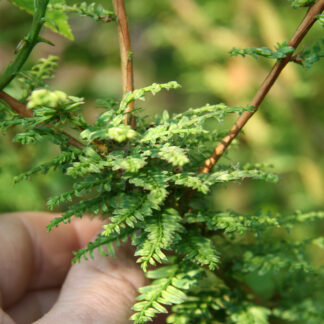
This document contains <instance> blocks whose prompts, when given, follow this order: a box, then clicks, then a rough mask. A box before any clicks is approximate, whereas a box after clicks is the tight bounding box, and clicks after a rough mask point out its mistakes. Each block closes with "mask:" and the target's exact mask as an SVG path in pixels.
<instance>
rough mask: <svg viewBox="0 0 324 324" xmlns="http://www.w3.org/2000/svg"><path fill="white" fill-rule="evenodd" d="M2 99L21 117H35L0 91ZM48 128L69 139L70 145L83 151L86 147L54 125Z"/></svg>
mask: <svg viewBox="0 0 324 324" xmlns="http://www.w3.org/2000/svg"><path fill="white" fill-rule="evenodd" d="M0 99H1V100H3V101H4V102H6V103H7V104H8V105H9V106H10V107H11V109H12V110H14V111H15V112H16V113H18V114H19V115H20V116H23V117H27V118H32V117H33V112H32V111H31V110H30V109H28V108H27V107H26V106H25V105H24V104H23V103H21V102H20V101H18V100H17V99H15V98H13V97H11V96H10V95H8V94H7V93H6V92H4V91H0ZM46 126H47V127H51V128H53V129H55V130H56V131H57V132H59V133H61V134H63V135H65V136H66V137H68V138H69V141H68V142H69V144H71V145H73V146H75V147H78V148H81V149H82V148H83V147H84V145H83V144H82V143H81V142H79V141H78V140H77V139H75V138H74V137H73V136H71V135H70V134H68V133H66V132H65V131H63V130H60V129H58V128H57V127H55V126H53V125H46Z"/></svg>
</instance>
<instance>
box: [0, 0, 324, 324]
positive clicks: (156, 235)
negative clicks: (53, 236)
mask: <svg viewBox="0 0 324 324" xmlns="http://www.w3.org/2000/svg"><path fill="white" fill-rule="evenodd" d="M14 2H15V3H16V4H17V5H18V6H19V7H21V8H22V9H25V10H27V11H29V12H31V13H33V15H34V19H33V24H32V27H31V31H30V32H29V33H28V35H27V36H26V37H25V38H24V40H23V42H22V45H21V46H20V48H18V54H17V56H16V58H15V59H14V61H13V63H11V64H10V65H9V67H8V68H7V70H6V71H5V72H4V74H3V75H2V76H1V78H0V90H1V95H0V98H1V99H2V101H1V102H0V108H1V116H2V120H1V122H0V127H1V129H2V130H3V131H6V130H7V129H8V128H10V127H14V126H20V128H19V130H20V131H19V132H18V133H17V135H16V136H15V137H14V139H13V140H14V141H16V142H19V143H22V144H31V143H32V144H34V143H38V142H42V141H44V140H46V141H51V142H52V143H54V144H55V145H57V146H59V148H60V152H61V153H60V154H59V155H58V156H57V157H55V158H54V159H53V160H51V161H48V162H46V163H44V164H41V165H38V166H36V167H34V168H32V169H31V170H29V171H27V172H26V173H24V174H21V175H19V176H18V177H16V179H15V181H22V180H26V179H29V178H31V177H32V176H33V175H34V174H36V173H47V172H48V171H50V170H51V169H59V170H61V171H62V173H64V174H65V175H66V176H67V177H71V178H73V179H74V185H73V186H72V188H71V190H69V191H67V192H63V193H60V194H58V195H57V196H55V197H51V198H50V199H49V200H48V207H49V209H51V210H52V209H53V208H54V207H55V206H57V205H59V204H61V203H67V206H68V207H67V208H66V210H65V212H64V213H63V214H62V215H61V216H60V217H58V218H56V219H54V220H53V221H52V222H51V223H50V224H48V227H47V229H48V231H50V230H55V229H54V228H55V227H56V226H58V225H60V224H61V223H68V222H70V221H71V218H72V217H82V216H83V215H85V214H89V213H90V214H96V215H100V217H103V218H105V219H107V220H109V222H107V224H106V225H104V227H103V230H102V232H101V233H100V234H99V235H98V236H97V238H96V239H95V240H94V241H92V242H90V243H89V244H88V246H87V247H85V248H83V249H81V250H79V251H76V252H74V259H73V262H74V263H75V262H80V261H81V260H82V259H85V260H87V259H88V258H89V257H92V256H93V251H94V250H95V249H99V251H100V252H101V253H102V254H103V255H108V254H109V255H112V256H114V255H115V252H114V246H115V245H116V244H117V245H118V244H120V242H121V241H127V240H128V239H129V238H131V242H132V244H133V245H135V246H136V252H135V255H136V256H137V257H138V258H137V262H138V263H140V265H141V267H142V269H143V271H145V273H146V275H147V277H148V278H150V279H152V282H151V284H149V285H148V286H145V287H142V288H140V289H139V296H138V298H137V299H138V302H137V303H136V304H135V305H134V307H133V310H134V314H133V315H132V317H131V319H132V320H133V321H134V322H135V323H145V322H147V321H150V320H152V319H153V318H154V317H155V316H156V314H158V313H167V312H170V315H169V316H168V318H167V323H176V324H182V323H240V324H253V323H255V324H263V323H264V324H266V323H270V322H271V321H272V319H281V320H282V321H283V322H285V321H286V322H287V323H288V322H291V321H295V320H296V319H301V318H302V319H303V322H304V323H310V324H311V323H322V314H323V306H322V305H319V304H317V302H316V300H315V299H312V298H311V296H312V295H311V294H314V293H316V292H317V291H320V290H321V289H323V287H322V284H321V283H322V282H323V279H324V278H323V277H324V271H323V269H322V268H318V267H317V268H316V267H314V266H313V265H312V264H311V263H310V262H309V260H308V256H307V253H306V249H307V247H308V246H310V245H318V246H324V239H323V238H322V237H314V238H308V239H306V240H302V241H296V242H287V241H285V240H282V241H276V233H277V232H278V231H280V230H282V231H288V230H289V229H290V228H291V227H292V226H294V224H298V223H309V222H314V221H316V220H318V219H322V218H324V212H313V213H308V214H303V213H296V214H294V215H290V216H285V217H284V216H281V215H277V214H269V213H266V212H260V213H258V214H255V215H240V214H239V213H236V212H234V211H229V210H227V211H217V210H214V209H213V208H212V207H209V206H210V193H211V192H212V190H213V189H214V188H215V187H216V188H217V186H219V185H220V184H224V183H229V182H233V181H235V182H242V181H250V180H258V181H268V182H277V181H278V177H277V176H276V175H274V174H272V173H269V172H267V171H265V170H264V167H263V166H262V165H261V166H259V165H254V166H253V165H237V164H236V165H235V166H234V165H228V164H226V163H224V164H222V163H218V164H217V165H215V164H216V162H217V161H218V158H219V157H220V155H221V154H223V153H224V151H225V150H226V148H227V146H228V145H229V144H230V142H231V141H232V139H233V138H235V137H236V135H237V134H238V132H239V130H240V129H241V128H242V127H243V126H240V128H237V130H235V129H234V131H232V130H231V132H232V133H231V132H230V133H229V134H230V135H227V136H230V141H229V143H228V144H227V146H225V148H222V150H220V151H215V152H216V153H215V154H214V156H212V158H209V156H210V153H211V152H212V151H213V149H214V147H215V144H216V143H218V142H222V139H223V137H224V130H223V128H222V129H221V128H220V127H217V126H216V127H215V128H212V129H211V127H210V123H209V122H210V121H211V120H213V121H214V124H213V125H215V124H217V125H220V124H221V123H223V121H224V118H226V116H227V115H228V114H238V115H239V116H248V118H250V117H251V116H252V115H253V114H254V113H255V111H256V109H257V107H258V105H259V104H260V103H261V101H262V99H263V97H264V96H265V94H266V92H267V91H268V90H269V89H270V88H271V85H272V84H273V83H274V81H275V80H276V78H277V76H278V75H279V73H280V71H281V69H282V68H283V67H284V66H285V64H287V63H288V62H289V61H293V62H297V63H300V64H302V65H304V66H305V67H306V68H309V67H310V66H311V65H312V64H313V63H315V62H316V61H318V60H319V59H320V58H321V57H322V56H323V52H322V51H321V46H323V43H322V42H323V41H322V40H318V41H317V42H316V44H313V45H311V46H310V47H309V48H307V49H305V50H304V51H303V52H300V53H297V54H294V52H295V50H296V48H295V46H297V45H298V44H299V42H300V41H301V40H302V38H303V36H304V35H305V34H306V32H307V30H308V29H309V28H310V27H311V25H312V24H313V23H314V22H315V20H316V19H317V20H318V21H319V22H320V23H323V16H322V15H321V12H322V10H323V7H324V2H323V0H320V1H317V2H316V1H305V0H301V1H293V2H292V6H293V7H303V6H307V7H310V9H309V11H308V13H307V14H306V17H305V20H304V22H303V23H302V24H301V27H300V28H299V29H298V30H297V32H296V35H297V36H296V37H295V38H296V39H297V40H294V38H293V40H292V41H291V42H289V43H288V42H284V43H283V44H278V45H277V47H276V49H275V50H272V49H269V48H266V47H260V48H247V49H237V48H234V49H233V50H232V51H231V53H230V54H231V55H242V56H245V55H252V56H253V57H258V56H263V57H266V58H270V59H275V60H277V62H276V65H275V68H274V69H276V66H277V67H278V68H277V70H278V69H279V72H278V73H277V72H276V73H277V74H276V75H275V76H273V75H271V74H270V76H269V77H268V78H267V79H266V81H265V84H266V86H265V88H267V89H263V88H261V90H260V91H261V92H262V91H263V92H262V95H263V97H262V98H261V99H260V100H258V102H257V105H254V104H253V105H245V106H244V105H242V106H237V107H230V106H227V105H226V104H224V103H216V104H206V105H205V106H203V107H199V108H190V109H188V110H187V111H185V112H183V113H179V114H173V115H170V114H169V113H168V112H167V111H164V112H163V113H162V114H161V115H158V116H156V117H155V119H154V120H153V121H148V120H147V118H145V117H142V114H141V109H140V108H139V107H136V108H134V103H135V102H138V101H139V100H144V99H145V97H146V96H147V95H158V93H159V92H160V91H174V90H176V89H177V88H179V87H180V85H179V84H178V83H177V82H175V81H171V82H168V83H164V84H156V83H154V84H152V85H149V86H147V87H145V88H142V89H136V90H133V89H132V76H130V75H129V73H132V71H131V67H130V65H129V64H130V62H131V56H132V54H131V52H128V54H127V53H126V54H127V57H122V62H123V64H124V70H123V71H124V72H125V73H126V77H127V78H128V79H127V80H128V81H127V80H126V81H125V79H124V89H126V91H125V93H124V96H123V97H122V98H121V99H120V101H119V102H115V101H114V100H111V99H110V98H106V99H100V100H98V105H99V106H100V107H101V108H104V112H103V113H102V114H101V115H100V116H99V117H98V119H97V120H96V121H95V122H94V123H92V124H89V123H88V122H87V121H86V120H85V119H84V118H83V116H82V106H83V105H84V104H85V103H86V100H85V99H84V98H78V97H75V96H70V95H68V94H66V93H64V92H62V91H58V90H56V91H55V90H54V91H53V90H49V88H48V87H47V84H46V82H47V80H48V79H50V78H52V77H53V75H54V72H55V69H56V67H57V63H58V59H57V58H55V57H53V56H50V57H48V58H47V59H41V60H40V61H39V62H38V63H37V64H36V65H34V66H33V67H32V68H31V69H30V70H29V71H28V70H27V71H22V72H21V68H22V65H23V63H24V62H25V61H26V59H27V57H28V55H29V53H30V52H31V50H32V49H33V47H34V46H35V45H36V44H37V43H38V42H44V41H45V42H49V41H47V40H44V39H43V38H41V37H40V36H39V32H40V28H41V26H42V25H43V24H44V23H46V24H48V26H50V27H51V28H52V29H53V30H54V31H58V32H60V33H62V34H63V35H65V36H66V37H69V38H73V35H72V33H71V30H70V29H69V26H68V24H67V21H66V14H68V13H77V14H80V15H82V16H89V17H92V18H94V19H95V20H98V21H101V22H109V21H115V20H116V21H117V22H118V23H119V32H121V33H123V32H125V30H126V29H127V22H126V25H125V21H124V20H123V19H124V18H123V17H124V16H122V15H120V14H121V13H122V14H125V11H124V4H123V2H122V1H114V7H115V9H116V14H117V16H116V14H115V13H113V12H111V11H108V10H106V9H104V8H103V7H101V6H99V5H97V4H95V3H93V4H86V3H81V4H77V5H73V6H68V5H66V4H65V3H64V2H63V1H60V2H56V1H49V5H48V8H47V13H46V14H45V12H46V7H47V1H41V0H35V2H34V3H33V1H20V0H19V1H18V0H14ZM53 12H54V13H55V14H53ZM53 17H56V19H54V18H53ZM125 28H126V29H125ZM298 33H299V34H298ZM123 35H124V38H123V37H121V38H120V41H121V43H122V44H121V47H122V49H123V50H124V52H123V51H121V55H122V56H123V55H125V51H126V52H127V51H130V49H129V46H130V42H129V39H128V40H127V38H129V37H128V34H123ZM125 39H126V40H125ZM123 42H125V43H123ZM125 67H126V68H125ZM14 78H16V79H17V80H18V81H19V82H20V86H21V92H22V95H21V98H20V100H21V102H19V101H17V100H16V99H14V98H12V97H11V96H9V95H8V94H6V93H5V92H4V91H3V90H4V88H5V87H6V86H7V85H8V84H9V83H10V82H11V81H12V80H13V79H14ZM267 80H270V81H269V82H268V81H267ZM267 82H268V83H267ZM130 117H131V118H130ZM240 118H241V117H240ZM135 120H136V126H135V123H134V121H135ZM245 122H246V121H245ZM72 130H73V134H77V133H78V134H79V135H78V136H77V135H73V136H72V135H71V134H72V132H71V131H72ZM233 132H234V133H233ZM235 132H236V133H235ZM233 134H234V135H233ZM226 138H227V137H225V139H226ZM203 166H204V167H203ZM199 170H200V171H199ZM83 262H85V261H83ZM148 269H153V270H148ZM255 273H257V274H258V275H260V276H270V277H271V276H272V275H273V274H278V275H279V276H280V278H281V281H280V282H281V284H280V285H279V286H278V287H277V295H278V296H275V297H276V298H273V299H269V300H262V298H261V297H260V296H258V294H257V293H256V292H255V291H253V289H252V288H250V287H248V286H247V284H246V283H245V279H244V278H245V277H246V276H248V275H249V274H255ZM297 290H298V291H299V293H298V294H294V292H295V291H297ZM278 299H280V302H278ZM166 306H167V308H166Z"/></svg>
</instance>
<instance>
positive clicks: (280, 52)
mask: <svg viewBox="0 0 324 324" xmlns="http://www.w3.org/2000/svg"><path fill="white" fill-rule="evenodd" d="M294 50H295V49H294V48H293V47H292V46H288V43H287V42H284V43H282V44H279V43H278V44H277V47H276V49H275V50H272V49H270V48H268V47H248V48H245V49H239V48H236V47H235V48H233V49H232V50H231V51H230V55H231V56H238V55H241V56H243V57H245V56H246V55H251V56H252V57H254V58H255V59H256V58H258V57H259V56H263V57H266V58H272V59H277V60H279V59H283V58H285V57H286V56H287V55H289V54H291V53H293V52H294Z"/></svg>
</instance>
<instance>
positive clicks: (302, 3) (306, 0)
mask: <svg viewBox="0 0 324 324" xmlns="http://www.w3.org/2000/svg"><path fill="white" fill-rule="evenodd" d="M314 3H315V0H293V1H292V4H291V5H292V7H293V8H300V7H309V6H311V5H312V4H314Z"/></svg>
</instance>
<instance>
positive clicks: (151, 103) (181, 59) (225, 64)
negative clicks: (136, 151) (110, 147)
mask: <svg viewBox="0 0 324 324" xmlns="http://www.w3.org/2000/svg"><path fill="white" fill-rule="evenodd" d="M101 3H102V4H103V5H104V6H105V7H106V8H107V9H110V8H111V2H110V1H108V2H104V1H102V2H101ZM126 6H127V10H128V15H129V23H130V29H131V38H132V48H133V52H134V64H135V86H136V87H137V88H139V87H142V86H146V85H149V84H151V83H153V82H166V81H170V80H177V81H178V82H179V83H181V85H182V89H181V90H178V91H174V92H167V93H162V94H159V95H158V96H156V97H152V98H150V99H149V100H147V101H146V102H144V103H143V104H142V103H141V106H142V107H143V108H144V109H145V113H147V114H149V115H152V114H156V113H158V112H161V111H163V110H164V109H167V110H169V111H174V112H179V111H183V110H185V109H186V108H189V107H198V106H202V105H204V104H205V103H207V102H209V103H211V104H213V103H218V102H225V103H227V104H229V105H246V104H248V102H249V101H250V99H251V98H252V97H253V95H254V93H255V91H256V90H257V88H258V87H259V85H260V84H261V82H262V81H263V79H264V77H265V75H266V74H267V72H268V71H269V70H270V68H271V66H272V64H273V63H274V62H273V61H272V60H266V59H259V60H255V59H253V58H249V57H248V58H245V59H244V58H241V57H238V58H231V57H230V56H229V55H228V52H229V50H230V49H231V48H232V47H241V48H242V47H249V46H257V47H261V46H268V47H271V48H273V47H274V46H275V45H276V43H277V42H283V41H284V40H288V39H289V38H290V37H291V35H292V34H293V33H294V31H295V29H296V27H297V25H298V24H299V22H300V21H301V19H302V18H303V16H304V13H305V9H298V10H294V9H292V8H291V6H290V3H289V2H288V1H286V0H284V1H282V0H257V1H251V0H228V1H223V0H176V1H175V0H164V1H160V0H159V1H158V0H139V1H129V0H128V1H126ZM0 17H1V19H0V30H1V33H0V70H2V69H3V68H4V67H5V66H6V65H7V64H8V63H9V62H10V60H11V59H12V57H13V55H14V49H15V47H16V45H17V43H18V42H19V40H20V39H21V38H22V37H23V36H24V35H25V33H26V31H27V30H28V28H29V26H30V23H31V16H30V15H28V14H27V13H25V12H23V11H20V10H18V9H17V8H16V7H14V6H13V5H12V4H11V3H10V2H9V1H7V0H2V1H0ZM69 22H70V24H71V26H72V30H73V32H74V35H75V41H74V42H70V41H69V40H67V39H65V38H64V37H62V36H60V35H58V34H55V33H53V32H52V31H50V30H49V29H44V30H43V36H44V37H45V38H47V39H50V40H51V41H52V42H53V43H55V47H51V46H48V45H46V44H41V45H38V46H37V47H36V49H35V50H34V52H33V53H32V56H31V58H30V59H29V61H28V63H27V64H26V66H25V68H26V69H27V68H28V67H30V66H31V65H32V63H34V62H36V61H37V59H38V58H40V57H47V56H48V55H57V56H59V57H60V66H59V69H58V72H57V75H56V78H55V79H53V80H52V81H51V88H53V89H59V90H63V91H66V92H67V93H68V94H70V95H75V96H81V97H85V98H86V101H87V105H86V107H85V111H84V113H85V116H86V118H87V119H88V120H94V119H95V118H96V116H97V115H98V114H99V113H100V110H98V109H96V108H95V100H96V99H97V98H105V97H112V98H116V99H119V98H120V96H121V75H120V68H119V64H120V63H119V48H118V41H117V33H116V26H115V24H114V23H109V24H104V23H97V22H95V21H93V20H91V19H90V18H81V17H78V16H75V15H72V16H71V17H70V20H69ZM322 30H323V28H322V27H321V26H319V25H318V24H316V25H315V26H314V27H313V29H312V30H311V32H310V33H309V35H308V36H307V37H306V39H305V40H304V42H303V43H302V45H301V48H305V47H306V46H307V45H310V44H312V42H313V41H314V40H315V39H317V38H319V37H320V33H322ZM323 67H324V61H323V62H319V63H316V64H315V65H314V66H313V68H312V69H310V70H305V69H303V68H302V67H301V66H298V65H295V64H290V65H289V66H288V67H287V68H286V69H285V70H284V72H283V73H282V75H281V76H280V78H279V81H278V82H277V83H276V85H275V86H274V87H273V89H272V90H271V92H270V94H269V95H268V96H267V97H266V100H265V101H264V103H263V104H262V105H261V108H260V111H259V112H258V113H257V114H256V115H255V116H254V117H253V118H252V120H251V121H249V123H248V125H247V126H246V127H245V134H244V135H241V136H240V141H239V142H237V144H236V145H235V146H234V147H233V148H232V150H231V152H230V154H229V155H227V156H226V157H223V159H224V160H225V161H226V162H227V163H230V164H234V165H236V164H238V163H240V164H244V163H246V162H250V163H266V164H272V165H273V168H272V169H271V171H273V172H275V173H278V174H279V175H280V179H281V180H280V182H279V183H278V184H268V183H263V182H254V181H248V182H244V183H243V184H231V185H228V186H226V187H225V186H223V187H219V188H218V189H217V190H216V191H215V194H214V199H215V205H216V206H217V208H219V209H221V208H230V209H234V210H236V211H238V212H242V213H254V212H256V211H257V210H259V209H261V208H263V207H265V208H267V209H269V210H273V211H280V212H283V213H288V212H291V211H295V210H302V211H309V210H320V209H323V205H324V174H323V173H324V158H323V152H324V127H323V126H324V109H323V108H324V107H323V102H324V100H323V99H324V91H323V90H324V89H323V84H324V82H323V81H324V75H323ZM7 90H8V92H9V93H11V94H12V95H14V96H15V97H17V98H19V91H18V88H17V83H16V84H13V85H12V86H11V87H10V88H9V89H7ZM232 121H233V119H231V118H230V119H229V121H228V123H229V124H230V123H231V122H232ZM15 131H16V130H13V129H12V130H10V132H9V133H7V134H3V135H1V136H0V211H1V212H8V211H18V210H46V204H45V202H46V199H47V198H48V197H49V196H50V195H56V194H58V193H60V192H61V191H62V190H65V189H69V187H70V183H69V180H68V179H66V178H64V177H63V176H61V175H60V174H59V173H56V172H52V173H50V174H49V175H48V176H45V177H44V176H36V177H34V178H33V179H32V181H30V182H22V183H19V184H16V185H14V184H13V177H14V176H15V175H17V174H19V173H20V172H22V171H26V170H28V169H29V168H30V167H32V166H35V165H37V164H39V163H41V162H44V161H47V160H49V159H50V158H51V157H53V156H55V155H56V154H57V153H58V151H57V148H56V147H55V146H51V145H48V143H44V144H43V145H38V146H33V145H29V146H22V145H20V144H17V143H12V141H11V139H12V137H13V135H14V133H15ZM223 162H224V161H223Z"/></svg>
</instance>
